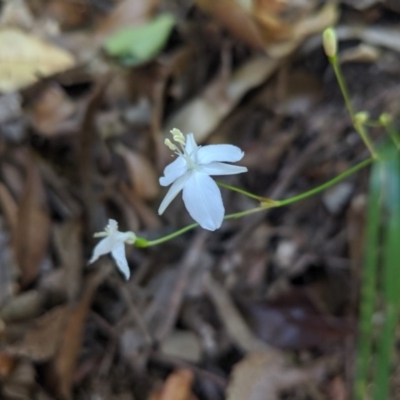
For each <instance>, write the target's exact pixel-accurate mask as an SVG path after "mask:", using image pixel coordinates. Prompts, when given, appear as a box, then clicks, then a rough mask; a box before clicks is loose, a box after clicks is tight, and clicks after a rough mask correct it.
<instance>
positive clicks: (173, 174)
mask: <svg viewBox="0 0 400 400" xmlns="http://www.w3.org/2000/svg"><path fill="white" fill-rule="evenodd" d="M186 171H187V167H186V161H185V159H184V158H183V157H182V156H179V157H178V158H177V159H176V160H174V161H173V162H172V163H171V164H169V165H167V166H166V167H165V169H164V176H162V177H161V178H160V185H161V186H169V185H170V184H171V183H172V182H174V181H175V180H177V179H178V178H179V177H181V176H182V175H183V174H184V173H185V172H186Z"/></svg>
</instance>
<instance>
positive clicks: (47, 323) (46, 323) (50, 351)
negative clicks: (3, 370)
mask: <svg viewBox="0 0 400 400" xmlns="http://www.w3.org/2000/svg"><path fill="white" fill-rule="evenodd" d="M68 313H69V310H68V308H67V307H57V308H55V309H53V310H51V311H49V312H47V313H46V314H45V315H43V316H42V317H40V318H39V319H38V320H37V321H36V323H35V325H36V326H35V327H34V328H32V329H31V330H30V331H28V332H27V334H26V336H25V338H24V339H23V341H22V342H21V343H18V344H15V345H13V346H9V347H8V348H6V350H7V353H8V354H12V355H18V356H23V357H27V358H29V359H30V360H32V361H35V362H43V361H47V360H49V359H51V358H52V357H54V356H55V354H56V353H57V351H58V349H59V348H60V345H61V340H62V332H63V331H64V329H65V326H66V323H67V317H68Z"/></svg>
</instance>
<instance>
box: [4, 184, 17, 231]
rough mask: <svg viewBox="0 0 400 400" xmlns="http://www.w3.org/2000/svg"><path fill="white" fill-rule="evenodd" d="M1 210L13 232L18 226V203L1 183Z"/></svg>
mask: <svg viewBox="0 0 400 400" xmlns="http://www.w3.org/2000/svg"><path fill="white" fill-rule="evenodd" d="M0 208H1V209H2V211H3V215H4V216H5V217H6V219H7V222H8V224H9V225H10V227H11V230H14V229H15V227H16V226H17V210H18V207H17V203H16V202H15V200H14V198H13V197H12V196H11V193H10V192H9V191H8V189H7V187H6V186H5V185H3V184H2V183H1V182H0Z"/></svg>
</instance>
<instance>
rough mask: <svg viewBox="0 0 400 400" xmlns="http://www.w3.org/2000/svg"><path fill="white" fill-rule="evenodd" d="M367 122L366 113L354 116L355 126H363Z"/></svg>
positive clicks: (361, 112) (367, 114) (362, 112)
mask: <svg viewBox="0 0 400 400" xmlns="http://www.w3.org/2000/svg"><path fill="white" fill-rule="evenodd" d="M368 120H369V113H368V112H367V111H360V112H358V113H357V114H356V115H355V116H354V124H355V125H364V124H365V123H366V122H367V121H368Z"/></svg>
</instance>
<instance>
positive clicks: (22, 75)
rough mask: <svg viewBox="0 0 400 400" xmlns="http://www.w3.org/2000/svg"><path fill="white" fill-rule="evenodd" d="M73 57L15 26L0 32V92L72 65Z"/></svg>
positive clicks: (20, 87) (28, 83)
mask: <svg viewBox="0 0 400 400" xmlns="http://www.w3.org/2000/svg"><path fill="white" fill-rule="evenodd" d="M74 64H75V61H74V57H73V56H72V55H71V54H70V53H68V52H67V51H66V50H63V49H61V48H59V47H56V46H54V45H53V44H50V43H47V42H45V41H44V40H42V39H39V38H37V37H35V36H33V35H30V34H27V33H24V32H22V31H20V30H17V29H3V30H1V31H0V91H1V92H13V91H15V90H18V89H22V88H24V87H27V86H29V85H31V84H33V83H35V82H37V81H38V80H40V79H41V78H44V77H47V76H50V75H53V74H55V73H58V72H62V71H65V70H67V69H69V68H72V67H73V66H74Z"/></svg>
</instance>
